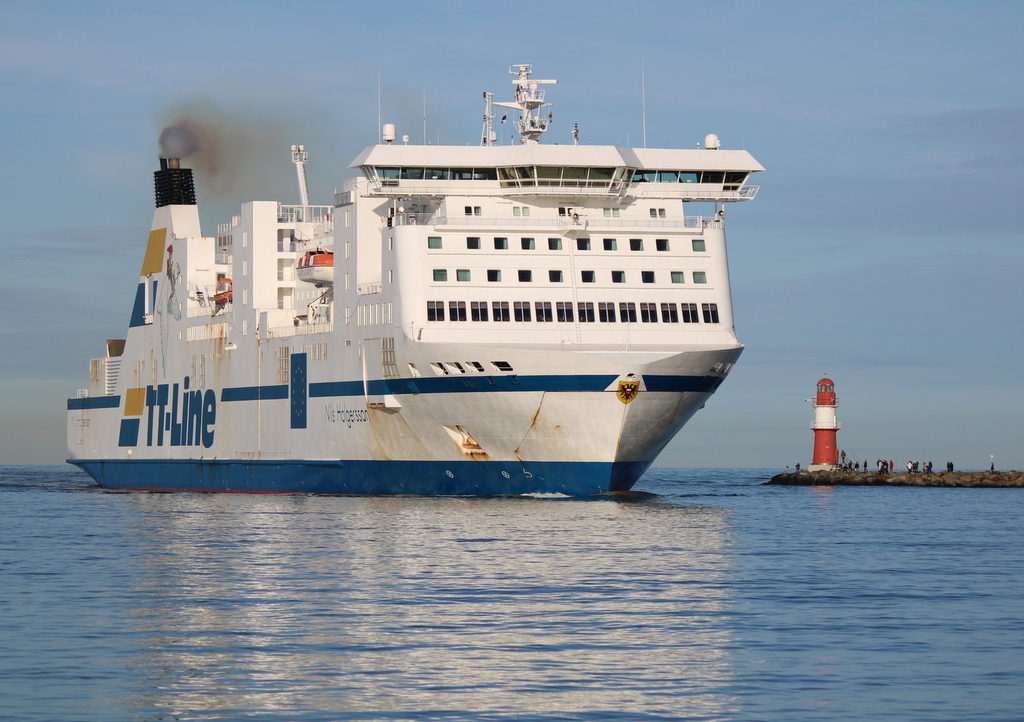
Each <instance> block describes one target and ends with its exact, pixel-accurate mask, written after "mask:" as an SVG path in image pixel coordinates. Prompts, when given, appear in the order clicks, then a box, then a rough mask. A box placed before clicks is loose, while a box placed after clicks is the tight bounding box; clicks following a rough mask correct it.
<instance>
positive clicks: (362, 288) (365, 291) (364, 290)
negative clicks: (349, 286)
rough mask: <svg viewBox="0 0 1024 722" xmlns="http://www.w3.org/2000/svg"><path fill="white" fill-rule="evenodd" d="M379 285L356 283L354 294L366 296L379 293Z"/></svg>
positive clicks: (378, 283)
mask: <svg viewBox="0 0 1024 722" xmlns="http://www.w3.org/2000/svg"><path fill="white" fill-rule="evenodd" d="M381 285H382V284H381V283H380V282H377V283H357V284H356V293H358V294H359V295H360V296H368V295H371V294H374V293H380V289H381Z"/></svg>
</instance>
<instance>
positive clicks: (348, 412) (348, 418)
mask: <svg viewBox="0 0 1024 722" xmlns="http://www.w3.org/2000/svg"><path fill="white" fill-rule="evenodd" d="M324 419H326V420H327V421H329V422H330V423H332V424H345V425H346V426H348V428H350V429H351V428H352V424H360V423H366V422H367V421H369V420H370V419H369V415H368V414H367V413H366V409H346V408H344V407H336V406H335V405H334V404H324Z"/></svg>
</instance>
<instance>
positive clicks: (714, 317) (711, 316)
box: [700, 303, 718, 323]
mask: <svg viewBox="0 0 1024 722" xmlns="http://www.w3.org/2000/svg"><path fill="white" fill-rule="evenodd" d="M700 308H701V311H703V313H704V323H718V304H717V303H702V304H701V305H700Z"/></svg>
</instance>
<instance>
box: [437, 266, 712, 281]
mask: <svg viewBox="0 0 1024 722" xmlns="http://www.w3.org/2000/svg"><path fill="white" fill-rule="evenodd" d="M517 273H518V274H519V282H520V283H532V282H533V271H532V270H529V269H520V270H519V271H518V272H517ZM611 274H612V283H625V282H626V272H625V271H612V272H611ZM472 276H473V274H472V272H471V270H470V269H468V268H457V269H455V280H456V281H459V282H466V281H472V280H473V278H472ZM669 277H670V278H671V279H672V283H686V272H685V271H669ZM690 277H691V278H692V279H693V282H694V283H707V282H708V274H707V273H705V272H704V271H691V272H690ZM434 280H435V281H437V282H444V281H447V280H448V269H447V268H435V269H434ZM564 280H565V276H564V275H563V274H562V272H561V271H548V282H549V283H562V282H563V281H564ZM487 281H488V282H489V283H500V282H501V269H499V268H490V269H488V270H487ZM640 281H641V282H642V283H655V282H656V281H655V277H654V271H640ZM580 282H581V283H597V271H580Z"/></svg>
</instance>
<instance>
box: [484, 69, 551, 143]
mask: <svg viewBox="0 0 1024 722" xmlns="http://www.w3.org/2000/svg"><path fill="white" fill-rule="evenodd" d="M512 68H519V70H512ZM509 72H510V73H512V74H513V75H515V76H517V77H516V78H515V80H513V81H512V84H513V85H515V86H516V102H514V103H494V105H500V106H502V107H503V108H514V109H515V110H518V111H519V120H517V121H516V129H517V130H518V131H519V142H520V143H523V144H528V145H532V144H535V143H537V141H538V140H539V139H540V137H541V135H543V133H544V132H545V131H546V130H547V129H548V126H549V125H550V124H551V117H552V116H551V113H550V112H549V113H548V117H547V118H542V117H541V115H540V113H541V109H542V108H546V107H548V106H550V105H551V103H545V102H544V91H543V90H538V89H537V86H538V85H549V84H551V85H553V84H554V83H557V82H558V81H557V80H532V79H531V78H530V73H532V72H533V63H524V64H521V65H510V66H509Z"/></svg>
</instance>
